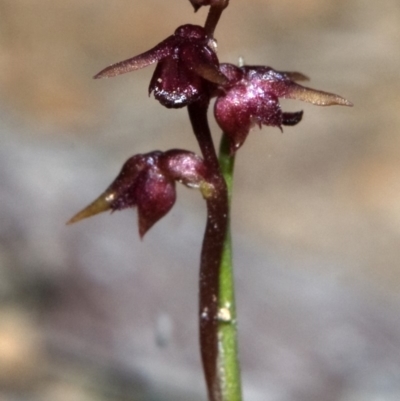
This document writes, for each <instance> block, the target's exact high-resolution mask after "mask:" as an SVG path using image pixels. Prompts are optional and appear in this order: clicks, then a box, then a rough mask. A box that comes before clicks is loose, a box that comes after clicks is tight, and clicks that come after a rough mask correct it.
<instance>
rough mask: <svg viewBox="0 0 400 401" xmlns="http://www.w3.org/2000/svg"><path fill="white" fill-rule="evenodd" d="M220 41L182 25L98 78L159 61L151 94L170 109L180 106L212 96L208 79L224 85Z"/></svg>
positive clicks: (197, 28) (195, 27)
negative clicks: (218, 42) (218, 51)
mask: <svg viewBox="0 0 400 401" xmlns="http://www.w3.org/2000/svg"><path fill="white" fill-rule="evenodd" d="M215 49H216V42H215V41H214V40H213V39H212V38H210V37H209V36H208V35H207V34H206V32H205V30H204V28H202V27H201V26H197V25H183V26H180V27H179V28H178V29H177V30H176V31H175V33H174V34H173V35H171V36H169V37H168V38H167V39H165V40H163V41H162V42H161V43H159V44H158V45H157V46H155V47H153V48H152V49H150V50H148V51H147V52H145V53H142V54H140V55H138V56H136V57H133V58H130V59H128V60H125V61H121V62H119V63H116V64H113V65H111V66H110V67H107V68H105V69H104V70H102V71H100V72H99V73H98V74H97V75H95V77H94V78H105V77H114V76H116V75H120V74H124V73H126V72H130V71H135V70H138V69H140V68H143V67H147V66H148V65H150V64H154V63H158V64H157V67H156V70H155V71H154V74H153V77H152V79H151V82H150V86H149V94H150V93H151V92H153V91H154V97H155V98H156V99H157V100H158V101H159V102H160V103H161V104H162V105H164V106H166V107H168V108H180V107H184V106H187V105H188V104H190V103H192V102H195V101H198V100H200V99H202V98H204V99H207V98H208V82H212V83H214V84H219V85H224V84H226V83H227V80H226V77H225V76H224V75H223V74H222V73H221V72H220V71H219V62H218V58H217V56H216V53H215Z"/></svg>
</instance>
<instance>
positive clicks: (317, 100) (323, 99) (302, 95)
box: [281, 83, 353, 106]
mask: <svg viewBox="0 0 400 401" xmlns="http://www.w3.org/2000/svg"><path fill="white" fill-rule="evenodd" d="M281 97H283V98H286V99H296V100H302V101H303V102H307V103H312V104H315V105H317V106H333V105H340V106H353V103H351V102H349V101H348V100H347V99H345V98H343V97H341V96H339V95H335V94H333V93H329V92H323V91H318V90H315V89H311V88H307V87H305V86H301V85H298V84H296V83H291V84H290V85H288V86H287V87H286V88H285V90H284V93H283V94H282V96H281Z"/></svg>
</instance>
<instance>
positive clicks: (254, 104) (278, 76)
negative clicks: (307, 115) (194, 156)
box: [214, 64, 352, 152]
mask: <svg viewBox="0 0 400 401" xmlns="http://www.w3.org/2000/svg"><path fill="white" fill-rule="evenodd" d="M220 69H221V71H222V72H223V73H224V75H226V76H227V77H228V79H229V84H228V85H227V86H225V87H224V88H221V89H220V90H219V91H218V93H217V100H216V102H215V107H214V114H215V118H216V120H217V122H218V124H219V126H220V127H221V129H222V130H223V131H224V132H225V133H226V134H227V135H228V136H229V138H230V141H231V152H235V151H236V150H237V149H239V148H240V146H242V144H243V142H244V141H245V139H246V137H247V135H248V133H249V131H250V129H251V128H252V127H253V126H254V125H258V126H259V127H260V128H261V126H262V125H270V126H273V127H279V128H280V129H281V130H282V125H296V124H297V123H298V122H300V120H301V118H302V116H303V112H302V111H299V112H296V113H285V112H282V110H281V106H280V104H279V98H284V99H297V100H303V101H305V102H308V103H312V104H315V105H319V106H329V105H344V106H351V105H352V104H351V103H350V102H349V101H348V100H346V99H344V98H342V97H340V96H338V95H334V94H332V93H327V92H322V91H317V90H314V89H310V88H307V87H304V86H301V85H299V84H297V83H296V82H295V81H304V80H307V79H308V78H307V77H306V76H305V75H303V74H300V73H298V72H283V71H275V70H273V69H272V68H270V67H262V66H244V67H240V68H239V67H236V66H234V65H232V64H221V66H220Z"/></svg>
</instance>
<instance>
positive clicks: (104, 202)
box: [67, 192, 113, 224]
mask: <svg viewBox="0 0 400 401" xmlns="http://www.w3.org/2000/svg"><path fill="white" fill-rule="evenodd" d="M112 199H113V197H112V193H110V192H104V193H102V194H101V195H100V196H99V197H98V198H97V199H96V200H95V201H93V202H92V203H91V204H90V205H88V206H86V207H85V208H84V209H83V210H81V211H80V212H79V213H77V214H76V215H75V216H73V217H72V218H71V219H70V220H68V221H67V224H73V223H77V222H78V221H80V220H83V219H86V218H88V217H91V216H94V215H96V214H99V213H102V212H105V211H107V210H110V209H111V206H110V203H111V201H112Z"/></svg>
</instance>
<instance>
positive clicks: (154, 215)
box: [69, 149, 212, 237]
mask: <svg viewBox="0 0 400 401" xmlns="http://www.w3.org/2000/svg"><path fill="white" fill-rule="evenodd" d="M176 181H177V182H180V183H182V184H184V185H186V186H187V187H190V188H199V189H200V190H201V191H202V193H203V195H204V196H206V195H207V193H209V191H210V190H212V188H210V185H209V184H208V183H207V170H206V167H205V165H204V162H203V159H201V158H200V157H199V156H197V155H196V154H194V153H192V152H188V151H185V150H179V149H173V150H169V151H167V152H160V151H153V152H150V153H146V154H138V155H135V156H132V157H131V158H130V159H128V160H127V161H126V162H125V164H124V165H123V167H122V170H121V172H120V173H119V174H118V176H117V178H116V179H115V180H114V181H113V183H112V184H111V185H110V186H109V187H108V188H107V189H106V191H105V192H103V193H102V194H101V195H100V196H99V197H98V198H97V199H96V200H95V201H94V202H92V203H91V204H90V205H89V206H87V207H86V208H85V209H83V210H82V211H81V212H79V213H78V214H76V215H75V216H74V217H73V218H72V219H71V220H70V221H69V223H74V222H77V221H79V220H82V219H84V218H86V217H90V216H93V215H95V214H98V213H101V212H104V211H106V210H111V211H115V210H123V209H126V208H132V207H135V206H136V207H137V210H138V217H139V219H138V220H139V234H140V236H141V237H143V236H144V235H145V233H146V232H147V231H148V230H149V229H150V228H151V227H152V226H153V225H154V224H155V223H156V222H157V221H158V220H160V219H161V218H162V217H164V216H165V215H166V214H167V213H168V212H169V211H170V210H171V208H172V206H173V205H174V203H175V200H176V189H175V182H176Z"/></svg>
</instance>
